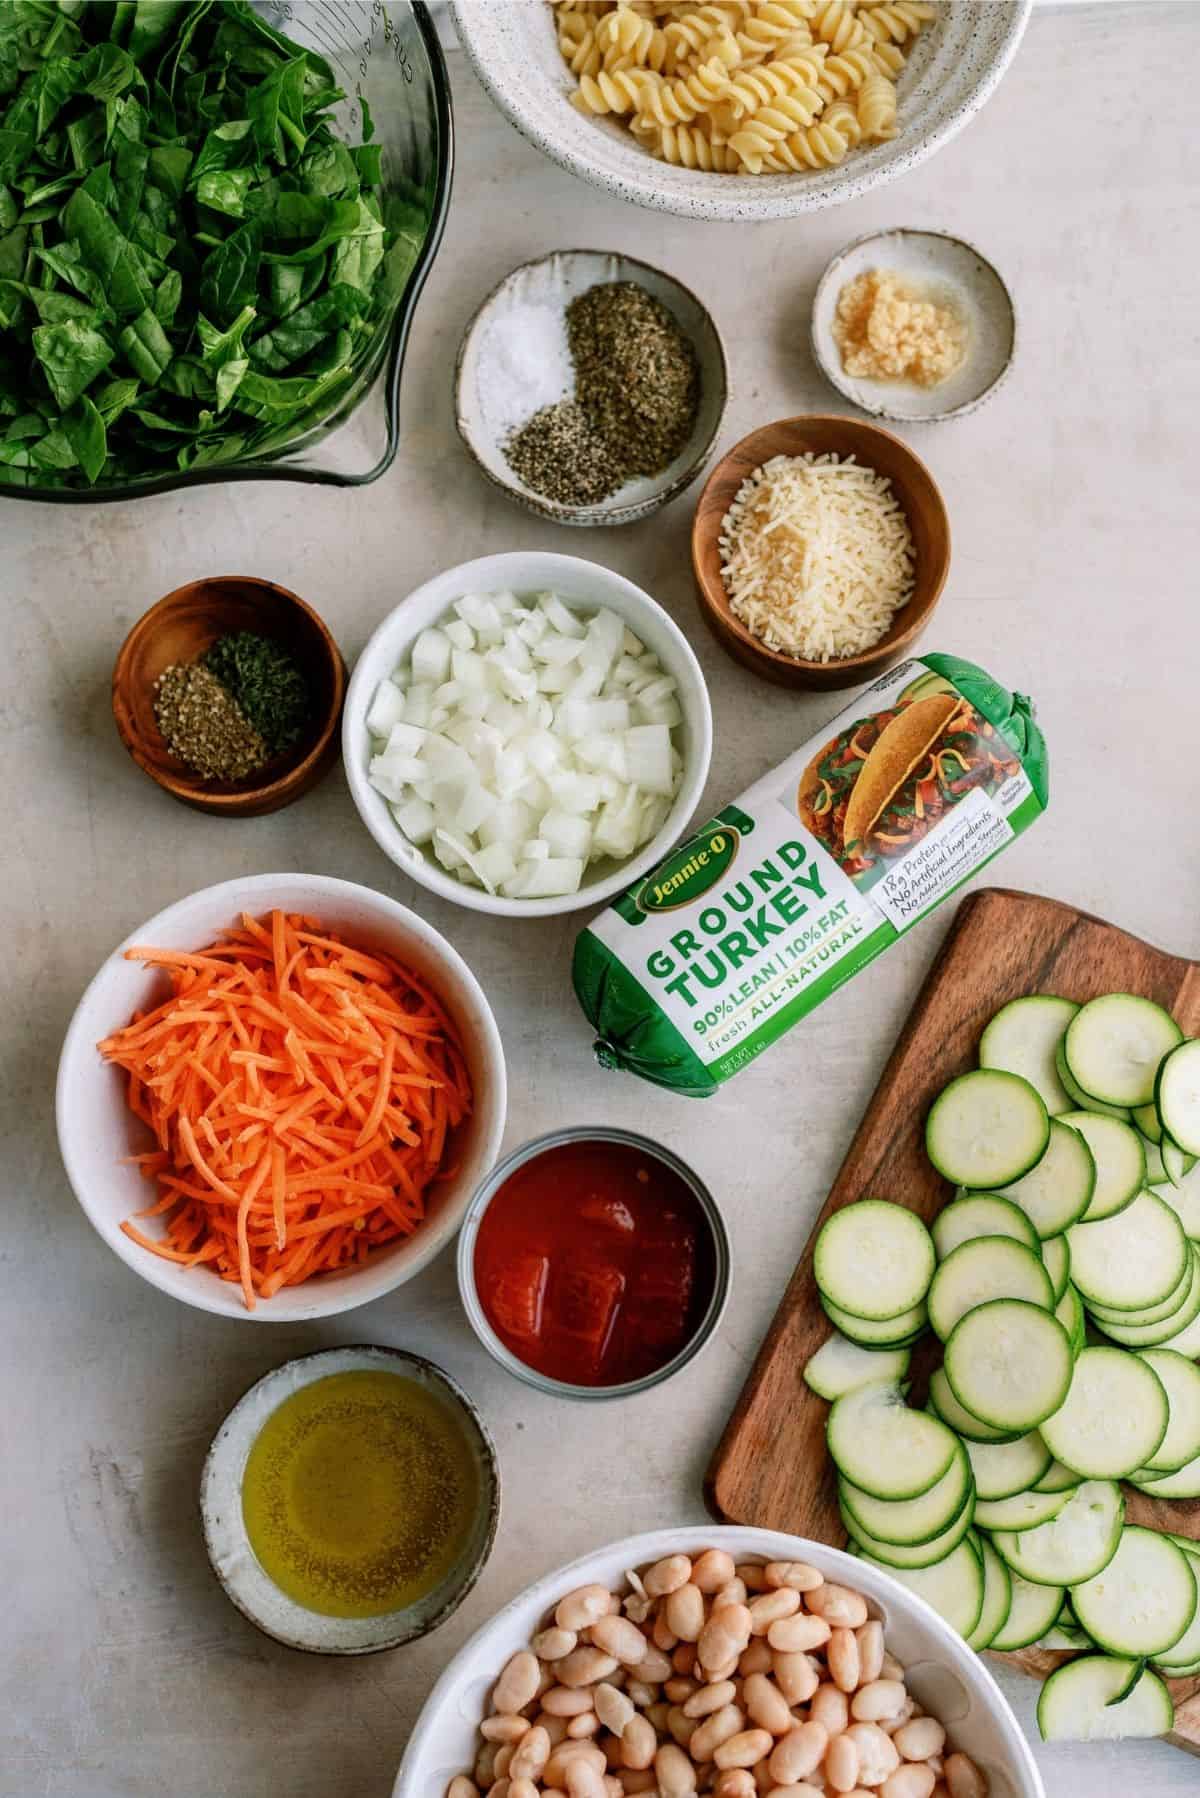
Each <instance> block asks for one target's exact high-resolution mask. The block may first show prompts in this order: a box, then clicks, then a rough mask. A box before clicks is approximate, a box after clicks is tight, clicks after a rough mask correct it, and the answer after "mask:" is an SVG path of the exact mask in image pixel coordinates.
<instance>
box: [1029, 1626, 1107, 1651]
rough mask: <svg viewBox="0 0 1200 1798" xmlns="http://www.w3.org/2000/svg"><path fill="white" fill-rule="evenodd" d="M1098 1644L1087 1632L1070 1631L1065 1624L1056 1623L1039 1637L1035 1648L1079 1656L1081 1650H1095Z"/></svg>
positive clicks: (1080, 1630)
mask: <svg viewBox="0 0 1200 1798" xmlns="http://www.w3.org/2000/svg"><path fill="white" fill-rule="evenodd" d="M1095 1646H1096V1644H1095V1643H1094V1642H1093V1641H1092V1638H1091V1637H1090V1636H1089V1635H1088V1633H1087V1631H1086V1630H1082V1629H1068V1628H1067V1627H1066V1625H1065V1624H1062V1623H1056V1624H1054V1626H1053V1627H1052V1628H1051V1629H1048V1630H1047V1631H1046V1634H1045V1635H1044V1636H1039V1637H1038V1639H1037V1641H1036V1642H1035V1643H1034V1647H1035V1648H1048V1649H1050V1650H1051V1651H1052V1652H1055V1653H1059V1654H1062V1653H1064V1652H1065V1653H1067V1654H1078V1653H1079V1652H1080V1650H1081V1649H1084V1648H1094V1647H1095Z"/></svg>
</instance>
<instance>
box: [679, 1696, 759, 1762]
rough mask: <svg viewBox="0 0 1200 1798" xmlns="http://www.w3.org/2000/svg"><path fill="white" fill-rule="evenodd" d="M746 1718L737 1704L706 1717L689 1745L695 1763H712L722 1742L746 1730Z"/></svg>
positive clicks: (725, 1706) (723, 1706)
mask: <svg viewBox="0 0 1200 1798" xmlns="http://www.w3.org/2000/svg"><path fill="white" fill-rule="evenodd" d="M745 1724H746V1718H745V1715H744V1713H743V1712H742V1711H741V1709H740V1708H739V1707H738V1706H737V1705H736V1704H726V1705H722V1707H721V1709H720V1710H719V1711H714V1712H713V1714H712V1716H711V1717H706V1718H705V1719H704V1721H703V1723H701V1725H700V1727H699V1729H697V1731H696V1733H695V1735H694V1736H693V1737H692V1739H691V1741H690V1742H689V1743H688V1748H689V1750H690V1751H691V1756H692V1759H693V1760H694V1761H710V1760H713V1759H714V1758H715V1756H716V1751H717V1749H718V1748H719V1747H720V1746H721V1743H722V1742H727V1741H728V1740H729V1738H730V1737H731V1736H736V1735H737V1734H738V1732H739V1730H741V1729H744V1728H745Z"/></svg>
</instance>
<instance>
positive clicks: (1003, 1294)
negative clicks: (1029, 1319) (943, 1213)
mask: <svg viewBox="0 0 1200 1798" xmlns="http://www.w3.org/2000/svg"><path fill="white" fill-rule="evenodd" d="M994 1299H1024V1300H1025V1301H1026V1302H1027V1303H1028V1304H1030V1305H1038V1306H1040V1307H1041V1308H1042V1310H1043V1311H1053V1309H1054V1288H1053V1286H1052V1285H1051V1283H1050V1276H1049V1274H1048V1273H1047V1272H1046V1270H1045V1268H1044V1267H1043V1266H1042V1262H1041V1258H1040V1257H1039V1256H1038V1255H1036V1254H1035V1253H1034V1252H1033V1250H1032V1249H1029V1248H1026V1246H1025V1244H1024V1243H1021V1242H1014V1241H1013V1239H1012V1238H1011V1237H1010V1236H976V1237H973V1238H972V1239H971V1240H970V1241H969V1242H964V1243H962V1244H960V1246H959V1247H958V1248H956V1249H954V1250H952V1251H951V1253H950V1254H949V1255H947V1257H946V1259H945V1260H944V1261H943V1262H942V1263H941V1265H940V1267H939V1268H938V1270H937V1272H936V1274H934V1276H933V1284H932V1285H931V1286H930V1288H929V1298H928V1305H929V1321H930V1323H931V1324H932V1325H933V1328H934V1330H935V1331H936V1332H937V1334H938V1335H939V1336H940V1337H941V1339H942V1341H943V1342H945V1341H946V1340H947V1339H948V1337H949V1336H950V1334H951V1332H952V1331H953V1329H954V1326H955V1325H956V1324H957V1323H958V1322H959V1320H960V1318H963V1317H966V1316H967V1315H968V1313H969V1312H971V1311H974V1310H976V1309H977V1308H978V1307H979V1306H980V1305H986V1304H988V1303H989V1302H990V1301H992V1300H994Z"/></svg>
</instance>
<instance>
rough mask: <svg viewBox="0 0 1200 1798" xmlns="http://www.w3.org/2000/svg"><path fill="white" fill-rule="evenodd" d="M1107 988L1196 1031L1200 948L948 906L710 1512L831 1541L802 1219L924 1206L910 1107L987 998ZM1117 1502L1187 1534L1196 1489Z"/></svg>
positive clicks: (1039, 915) (1191, 1741)
mask: <svg viewBox="0 0 1200 1798" xmlns="http://www.w3.org/2000/svg"><path fill="white" fill-rule="evenodd" d="M1114 991H1125V992H1133V993H1144V994H1146V996H1147V997H1148V998H1151V999H1156V1000H1157V1001H1158V1002H1159V1004H1160V1005H1164V1006H1166V1007H1167V1008H1168V1010H1170V1011H1172V1012H1173V1013H1174V1015H1175V1016H1176V1018H1177V1019H1178V1020H1179V1022H1180V1024H1181V1025H1182V1026H1183V1028H1184V1030H1186V1031H1187V1032H1189V1034H1192V1035H1200V963H1196V962H1192V961H1186V960H1184V959H1182V958H1181V957H1179V956H1175V955H1167V954H1164V952H1163V951H1162V950H1161V949H1154V948H1152V947H1151V946H1150V944H1149V943H1143V942H1141V941H1140V940H1139V939H1138V938H1137V937H1134V936H1130V935H1129V934H1128V933H1127V932H1126V931H1124V930H1118V929H1117V928H1116V927H1115V926H1114V925H1112V924H1106V923H1104V921H1103V920H1102V919H1100V918H1093V917H1090V916H1089V915H1088V914H1087V913H1086V912H1080V911H1076V910H1075V909H1074V907H1072V906H1069V905H1060V904H1059V903H1058V902H1057V901H1055V900H1052V899H1040V898H1037V897H1035V896H1034V895H1033V894H1030V893H1015V892H1010V891H1006V890H1004V889H1002V888H991V889H987V890H985V891H983V892H980V893H976V894H975V895H973V897H971V898H969V899H967V900H965V901H964V903H963V904H962V905H961V906H960V907H959V910H958V914H957V916H956V918H955V920H954V923H953V925H952V926H951V929H950V932H949V935H948V936H947V938H946V941H945V943H944V945H943V947H942V952H941V954H940V955H939V957H938V959H937V961H936V963H935V964H934V967H933V971H932V972H931V973H930V975H929V978H928V979H927V980H926V982H925V985H924V987H923V988H922V989H921V992H920V994H919V996H918V998H917V1002H916V1004H915V1005H914V1006H913V1009H912V1013H911V1015H910V1016H909V1019H908V1022H907V1023H906V1024H905V1026H904V1029H903V1030H902V1031H901V1033H900V1039H899V1041H898V1042H897V1044H896V1047H895V1049H894V1050H893V1052H892V1056H891V1059H890V1060H889V1062H888V1064H887V1066H886V1067H885V1069H884V1071H883V1076H882V1078H881V1080H880V1082H879V1085H878V1087H877V1088H876V1090H875V1096H874V1098H873V1099H872V1100H871V1103H870V1105H869V1106H868V1107H867V1112H866V1116H865V1117H864V1118H863V1120H862V1123H861V1124H860V1125H859V1128H858V1132H857V1134H856V1135H855V1138H854V1141H853V1142H852V1143H851V1145H850V1149H849V1152H848V1154H847V1156H846V1159H845V1161H844V1162H843V1163H842V1167H841V1171H840V1173H839V1174H838V1177H837V1179H836V1180H835V1182H834V1185H833V1190H832V1192H831V1193H830V1194H829V1197H828V1199H827V1200H826V1203H825V1208H824V1210H823V1211H822V1212H821V1215H820V1217H819V1218H818V1220H817V1223H816V1225H815V1226H814V1229H813V1233H812V1236H811V1237H810V1238H809V1241H808V1245H807V1247H806V1248H805V1251H804V1255H803V1257H802V1259H801V1261H800V1265H799V1266H798V1267H797V1269H796V1271H795V1273H794V1274H793V1275H792V1279H791V1283H790V1285H789V1286H788V1289H787V1291H786V1292H785V1294H784V1296H783V1299H782V1301H781V1303H780V1306H779V1309H778V1311H777V1312H776V1313H775V1318H774V1321H773V1322H772V1324H771V1327H770V1329H769V1330H768V1332H767V1336H766V1339H765V1341H764V1342H763V1345H762V1347H761V1349H760V1350H759V1353H758V1358H757V1360H756V1361H755V1363H754V1367H753V1369H752V1371H751V1374H750V1377H749V1379H748V1380H747V1382H746V1385H745V1387H744V1388H743V1390H742V1394H741V1397H740V1398H739V1400H738V1403H737V1406H736V1408H735V1410H734V1413H733V1416H732V1417H731V1418H730V1420H729V1423H728V1424H727V1426H726V1429H725V1433H724V1435H723V1436H722V1438H721V1441H720V1444H719V1445H718V1448H717V1451H716V1454H715V1455H714V1457H713V1460H712V1464H711V1466H710V1467H709V1470H708V1476H707V1480H706V1485H705V1495H706V1498H707V1501H708V1505H709V1508H710V1509H711V1510H712V1512H713V1514H714V1516H716V1517H717V1518H719V1519H720V1521H722V1522H725V1523H742V1524H750V1525H753V1526H756V1527H758V1528H761V1529H773V1530H787V1531H791V1532H792V1533H794V1534H796V1535H801V1536H811V1537H813V1538H815V1539H816V1540H817V1541H820V1542H829V1543H831V1544H833V1545H835V1546H837V1547H841V1546H843V1545H844V1543H845V1541H846V1532H845V1530H844V1528H843V1527H842V1523H841V1519H840V1517H839V1515H838V1508H837V1491H836V1484H835V1480H834V1474H833V1466H832V1463H831V1462H830V1460H829V1457H828V1455H827V1454H826V1452H825V1420H826V1418H827V1417H828V1415H829V1407H828V1405H827V1404H826V1403H825V1402H824V1400H822V1399H819V1398H818V1397H817V1396H816V1394H815V1393H813V1392H810V1391H809V1389H808V1387H807V1386H806V1385H805V1384H804V1382H803V1380H802V1379H801V1377H800V1375H801V1371H802V1369H803V1367H804V1364H805V1362H806V1361H807V1360H808V1359H809V1357H810V1355H812V1353H813V1352H814V1350H815V1349H817V1348H818V1347H819V1346H820V1344H821V1343H822V1342H823V1341H824V1340H825V1338H826V1337H827V1336H828V1335H829V1333H830V1324H829V1322H828V1319H827V1318H826V1317H825V1314H824V1312H823V1311H822V1310H821V1305H820V1301H819V1299H818V1296H817V1288H816V1283H815V1281H814V1279H813V1269H812V1259H813V1258H812V1250H813V1242H814V1240H815V1238H816V1234H817V1231H818V1230H819V1229H820V1226H821V1225H822V1224H823V1223H824V1222H825V1219H826V1218H827V1217H828V1216H829V1215H830V1213H831V1212H833V1211H836V1210H838V1209H839V1208H840V1207H841V1206H843V1205H849V1204H851V1203H853V1201H854V1200H856V1199H861V1198H865V1197H867V1196H869V1195H874V1196H876V1197H879V1198H886V1199H892V1200H894V1201H896V1202H898V1203H900V1204H903V1205H908V1206H910V1207H911V1209H912V1210H914V1211H917V1212H919V1213H920V1215H921V1216H922V1217H923V1218H925V1219H926V1221H929V1220H931V1219H932V1218H933V1217H934V1216H936V1214H937V1212H938V1211H940V1209H941V1207H942V1206H943V1204H945V1202H946V1201H947V1200H948V1199H949V1197H950V1193H951V1189H950V1187H949V1186H948V1184H947V1183H946V1182H945V1181H944V1180H943V1179H942V1178H941V1176H940V1175H939V1174H938V1173H937V1172H936V1170H935V1169H934V1168H933V1166H932V1165H931V1164H930V1162H929V1161H928V1159H927V1158H926V1155H925V1149H924V1121H925V1113H926V1112H927V1110H928V1109H929V1105H930V1103H931V1101H932V1100H933V1098H934V1096H935V1095H936V1094H937V1092H938V1091H939V1090H940V1088H941V1087H943V1086H944V1085H945V1084H946V1082H947V1081H948V1080H950V1079H952V1078H953V1077H954V1075H956V1074H961V1073H964V1072H965V1071H966V1069H967V1068H969V1067H973V1066H974V1065H975V1052H976V1046H977V1044H978V1042H979V1035H980V1032H981V1030H982V1029H983V1026H984V1025H985V1024H986V1022H987V1020H988V1019H989V1018H990V1017H991V1016H992V1014H993V1012H995V1011H998V1010H999V1008H1000V1006H1001V1005H1003V1004H1005V1003H1006V1002H1007V1001H1008V1000H1009V999H1016V998H1018V997H1020V996H1021V995H1022V994H1025V993H1059V994H1062V995H1063V996H1064V997H1066V998H1070V999H1091V998H1095V997H1096V995H1097V994H1099V993H1105V992H1114ZM922 1347H923V1348H924V1349H925V1350H926V1357H925V1359H924V1360H922V1359H921V1358H920V1354H921V1351H920V1349H919V1350H918V1354H917V1357H916V1358H915V1359H914V1372H915V1377H916V1382H917V1392H918V1395H920V1396H923V1380H924V1378H925V1377H927V1375H928V1372H929V1361H930V1345H929V1344H928V1343H925V1344H923V1345H922ZM1126 1513H1127V1516H1128V1518H1129V1520H1130V1521H1131V1522H1135V1523H1140V1524H1145V1525H1147V1526H1148V1527H1150V1528H1152V1529H1161V1530H1170V1531H1172V1532H1173V1533H1175V1534H1177V1535H1187V1536H1194V1537H1197V1538H1200V1500H1184V1501H1180V1502H1177V1503H1169V1502H1167V1501H1166V1500H1162V1499H1158V1500H1155V1499H1151V1498H1147V1497H1146V1496H1145V1495H1144V1494H1142V1493H1139V1492H1134V1491H1133V1490H1132V1488H1126ZM1004 1658H1005V1659H1008V1660H1012V1661H1015V1662H1016V1663H1017V1665H1019V1666H1021V1667H1023V1668H1024V1669H1025V1670H1026V1671H1027V1672H1029V1673H1033V1674H1038V1675H1041V1674H1045V1673H1048V1672H1049V1671H1050V1670H1051V1668H1053V1667H1055V1666H1057V1665H1058V1664H1059V1663H1060V1662H1061V1661H1062V1660H1064V1659H1065V1658H1067V1657H1065V1656H1064V1655H1061V1654H1053V1653H1049V1652H1046V1651H1045V1650H1041V1649H1023V1650H1022V1651H1021V1652H1020V1653H1019V1654H1015V1655H1009V1656H1005V1657H1004ZM1171 1689H1172V1692H1173V1694H1174V1698H1175V1704H1176V1726H1175V1731H1174V1734H1173V1736H1172V1737H1171V1740H1172V1741H1174V1742H1175V1743H1176V1744H1177V1745H1178V1746H1179V1747H1181V1748H1187V1749H1189V1750H1190V1751H1191V1752H1192V1753H1194V1754H1200V1678H1193V1679H1190V1680H1174V1681H1172V1682H1171Z"/></svg>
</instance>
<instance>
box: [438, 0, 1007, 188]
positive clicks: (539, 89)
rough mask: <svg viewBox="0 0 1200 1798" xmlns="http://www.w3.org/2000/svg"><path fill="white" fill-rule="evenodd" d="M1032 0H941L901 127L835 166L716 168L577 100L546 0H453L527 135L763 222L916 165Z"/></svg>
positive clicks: (909, 85) (965, 114)
mask: <svg viewBox="0 0 1200 1798" xmlns="http://www.w3.org/2000/svg"><path fill="white" fill-rule="evenodd" d="M1032 7H1033V0H941V8H940V14H939V17H938V18H937V19H936V20H935V21H933V23H932V24H930V25H929V26H928V27H927V28H926V29H925V31H923V32H922V33H921V35H920V37H919V38H918V40H917V44H916V47H915V49H914V52H913V56H912V58H911V60H910V62H909V64H908V66H907V68H906V69H905V71H904V72H903V74H902V77H901V81H900V130H899V134H898V136H897V137H895V138H894V139H892V141H891V142H889V143H882V144H873V145H871V146H870V148H868V149H860V150H855V151H852V152H851V153H850V155H849V156H847V158H846V160H845V161H844V162H842V163H840V164H839V165H838V166H837V167H836V168H833V169H814V170H807V171H805V172H804V173H803V174H796V175H790V174H789V175H770V176H767V175H716V174H705V173H704V172H703V171H701V170H696V169H684V168H678V167H672V166H671V165H670V164H668V163H663V162H659V161H658V160H657V159H656V158H654V157H653V156H651V155H650V153H649V152H648V151H646V150H643V149H642V147H641V146H640V145H639V144H638V143H636V142H635V140H634V139H633V138H632V137H631V136H630V134H629V133H628V132H627V131H626V130H625V129H624V128H623V127H622V126H621V125H619V124H617V123H615V122H614V121H612V120H597V119H594V118H590V117H586V116H585V115H584V114H582V113H580V112H578V111H577V110H576V109H575V107H573V106H572V105H571V104H570V100H569V95H570V92H571V90H572V88H573V87H574V85H575V78H574V76H573V75H572V74H571V71H570V70H569V69H568V68H567V66H566V64H565V63H564V62H563V60H562V58H561V56H560V55H559V51H558V45H557V42H556V40H555V36H554V33H553V30H552V28H551V17H552V15H551V9H550V7H549V5H548V4H546V0H504V3H503V4H491V3H488V0H450V11H451V14H452V16H453V19H454V23H455V26H456V27H457V30H458V36H459V40H460V42H461V43H462V46H463V48H464V50H465V51H466V53H467V56H468V58H469V60H470V62H471V64H472V67H473V68H474V70H475V72H476V74H477V75H478V76H479V79H480V80H481V81H482V83H483V85H484V87H485V88H486V89H487V90H488V92H489V93H490V94H491V96H492V98H493V100H494V101H495V102H496V104H497V106H498V107H499V108H500V110H501V111H502V112H503V113H504V115H505V117H506V118H507V119H508V120H509V121H510V123H511V124H513V125H514V126H515V127H516V129H517V130H518V131H519V132H520V133H521V135H522V136H523V137H526V138H528V139H529V141H530V142H531V143H533V144H535V145H536V146H537V147H538V149H540V150H542V151H544V152H545V154H546V155H547V156H549V157H551V158H552V159H553V160H554V161H555V162H557V163H559V164H561V166H562V167H563V168H567V169H570V170H571V171H572V173H573V174H576V175H580V176H582V177H583V179H584V180H585V181H590V182H592V183H593V184H594V185H596V186H597V187H602V188H604V189H606V191H607V192H609V193H611V194H614V195H616V196H617V197H618V198H619V199H624V200H631V201H633V202H634V204H636V205H639V206H649V207H652V208H653V209H655V210H656V211H660V212H672V213H676V214H677V215H679V216H681V217H684V218H697V219H731V220H763V219H779V218H789V217H792V216H794V215H795V214H797V213H802V212H815V211H818V210H820V209H821V208H823V207H826V206H836V205H839V204H841V202H842V201H844V200H852V199H854V198H855V197H856V196H857V195H859V194H864V193H869V192H870V191H871V190H872V189H873V188H876V187H881V186H882V185H883V184H884V183H885V182H887V181H894V180H895V179H896V177H897V176H899V175H903V174H906V173H907V172H908V170H910V169H914V168H916V167H917V166H918V165H919V164H920V163H922V162H924V161H925V160H926V158H927V157H929V156H932V155H933V154H934V152H935V151H936V150H939V149H941V147H942V146H943V145H944V144H947V143H949V141H950V139H951V138H953V137H954V136H956V135H957V133H958V132H959V131H961V130H962V128H963V126H964V125H966V124H967V122H968V121H969V120H970V119H971V118H973V117H974V115H975V113H977V112H978V111H979V109H980V107H981V106H983V105H984V103H985V102H986V101H987V100H988V99H989V98H990V96H991V94H992V93H993V92H994V90H995V88H996V86H997V84H998V82H999V81H1000V79H1001V77H1002V75H1003V74H1004V72H1005V70H1006V69H1007V68H1008V65H1009V63H1010V62H1011V61H1012V59H1013V56H1014V55H1015V53H1016V50H1017V46H1018V45H1019V44H1020V41H1021V37H1022V35H1023V33H1024V30H1025V27H1026V25H1027V24H1028V21H1029V15H1030V12H1031V10H1032Z"/></svg>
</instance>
